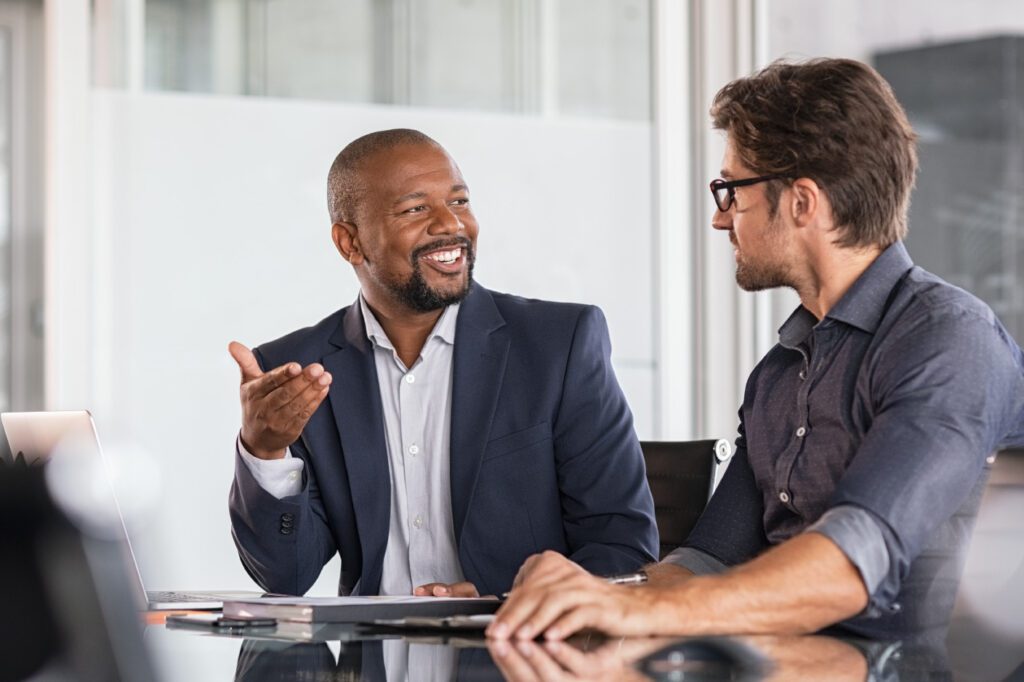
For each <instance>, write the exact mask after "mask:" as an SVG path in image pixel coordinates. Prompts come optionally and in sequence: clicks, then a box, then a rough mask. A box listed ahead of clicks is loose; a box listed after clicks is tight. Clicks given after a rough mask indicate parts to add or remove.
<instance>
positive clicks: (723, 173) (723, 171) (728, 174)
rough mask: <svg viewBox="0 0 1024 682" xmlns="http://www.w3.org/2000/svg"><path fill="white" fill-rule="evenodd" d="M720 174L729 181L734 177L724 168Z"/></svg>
mask: <svg viewBox="0 0 1024 682" xmlns="http://www.w3.org/2000/svg"><path fill="white" fill-rule="evenodd" d="M718 172H719V174H720V175H721V177H722V179H723V180H728V179H729V178H731V177H732V173H730V172H729V171H727V170H725V169H724V168H723V169H722V170H720V171H718Z"/></svg>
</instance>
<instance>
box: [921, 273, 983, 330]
mask: <svg viewBox="0 0 1024 682" xmlns="http://www.w3.org/2000/svg"><path fill="white" fill-rule="evenodd" d="M904 289H905V295H902V296H901V298H903V299H904V300H905V302H906V304H905V305H906V306H907V308H908V312H910V313H913V314H917V315H924V316H932V317H935V316H940V317H950V316H954V317H955V316H963V315H966V316H973V317H977V318H979V319H982V320H985V321H989V322H992V321H994V320H995V319H996V316H995V313H994V312H993V311H992V308H990V307H989V305H988V304H987V303H985V302H984V301H982V300H981V299H980V298H978V297H977V296H975V295H974V294H972V293H970V292H969V291H967V290H965V289H961V288H960V287H958V286H956V285H954V284H951V283H950V282H947V281H946V280H944V279H942V278H941V277H939V276H938V275H936V274H933V273H931V272H928V271H927V270H925V269H923V268H920V267H914V268H912V269H911V270H910V272H908V273H907V279H906V284H905V285H904Z"/></svg>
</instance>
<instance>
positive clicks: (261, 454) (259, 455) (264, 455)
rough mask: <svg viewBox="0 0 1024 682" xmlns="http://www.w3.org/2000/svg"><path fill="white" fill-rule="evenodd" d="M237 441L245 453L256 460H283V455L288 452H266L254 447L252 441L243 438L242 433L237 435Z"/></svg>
mask: <svg viewBox="0 0 1024 682" xmlns="http://www.w3.org/2000/svg"><path fill="white" fill-rule="evenodd" d="M238 439H239V441H241V444H242V447H243V448H245V451H246V452H248V453H249V454H250V455H252V456H253V457H255V458H256V459H284V456H285V454H286V453H287V452H288V448H281V449H280V450H267V449H265V448H260V447H256V446H254V445H253V444H252V441H251V440H249V439H248V438H246V437H245V434H244V433H241V434H239V437H238Z"/></svg>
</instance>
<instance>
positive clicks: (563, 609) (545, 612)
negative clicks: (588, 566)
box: [515, 585, 600, 639]
mask: <svg viewBox="0 0 1024 682" xmlns="http://www.w3.org/2000/svg"><path fill="white" fill-rule="evenodd" d="M599 598H600V597H599V596H598V595H595V594H594V592H593V591H592V589H588V586H586V585H584V586H568V585H567V586H564V587H562V588H560V589H558V590H557V591H551V593H550V596H548V598H547V599H545V600H543V601H542V602H541V603H540V604H539V605H538V606H537V608H535V609H534V610H533V613H531V614H530V615H529V617H528V618H526V619H524V620H523V623H522V625H520V626H519V629H518V630H516V632H515V637H516V638H517V639H533V638H534V637H536V636H537V635H539V634H541V633H542V632H545V631H546V630H547V629H548V628H549V627H550V626H551V624H552V623H554V622H555V621H557V620H558V619H559V618H561V616H562V615H563V614H565V613H567V612H569V611H572V610H575V609H577V608H579V607H581V606H584V605H586V604H590V603H592V602H593V601H594V600H595V599H599ZM574 632H575V631H574ZM551 639H561V637H554V636H553V637H551Z"/></svg>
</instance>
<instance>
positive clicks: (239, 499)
mask: <svg viewBox="0 0 1024 682" xmlns="http://www.w3.org/2000/svg"><path fill="white" fill-rule="evenodd" d="M610 353H611V344H610V342H609V339H608V330H607V325H606V323H605V320H604V316H603V315H602V314H601V311H600V310H599V309H598V308H595V307H593V306H584V305H576V304H566V303H550V302H545V301H535V300H527V299H524V298H519V297H516V296H509V295H507V294H500V293H495V292H491V291H488V290H487V289H485V288H483V287H481V286H480V285H479V284H473V285H472V288H471V289H470V292H469V294H468V296H467V297H466V299H465V300H464V301H463V303H462V307H461V309H460V311H459V317H458V322H457V325H456V332H455V348H454V356H453V369H452V373H453V376H452V417H451V419H452V423H451V464H450V466H451V504H452V518H453V521H454V526H455V540H456V543H457V546H458V552H459V562H460V564H461V566H462V572H463V575H465V577H466V580H469V581H470V582H472V583H473V584H475V585H476V587H477V589H478V590H479V591H480V593H481V594H501V593H502V592H505V591H507V590H508V589H509V588H510V586H511V585H512V580H513V578H514V577H515V575H516V571H517V570H518V569H519V566H520V565H521V564H522V562H523V561H524V560H525V559H526V558H527V557H528V556H530V555H531V554H534V553H537V552H541V551H544V550H548V549H550V550H555V551H557V552H560V553H562V554H565V555H567V556H569V557H570V558H571V559H573V560H574V561H576V562H578V563H579V564H581V565H582V566H584V567H585V568H586V569H588V570H589V571H591V572H593V573H597V574H613V573H622V572H627V571H632V570H635V569H637V568H638V567H640V566H641V565H643V564H645V563H647V562H650V561H653V560H654V558H655V555H656V553H657V548H658V532H657V528H656V526H655V522H654V504H653V501H652V499H651V493H650V489H649V488H648V486H647V480H646V476H645V471H644V462H643V456H642V453H641V451H640V444H639V442H638V441H637V437H636V434H635V433H634V431H633V418H632V415H631V414H630V411H629V407H628V406H627V404H626V400H625V397H624V396H623V394H622V390H621V389H620V388H619V385H618V383H617V381H616V379H615V376H614V373H613V372H612V367H611V363H610V359H609V356H610ZM256 357H257V359H258V360H259V362H260V365H261V366H262V367H263V368H264V369H270V368H273V367H277V366H279V365H282V364H284V363H286V362H291V361H294V362H299V363H301V364H302V365H307V364H309V363H311V362H319V363H321V364H322V365H323V366H324V367H325V368H326V369H327V371H329V372H330V373H331V374H332V375H333V382H332V384H331V390H330V393H329V395H328V397H327V399H326V400H325V401H324V402H323V403H322V404H321V405H320V407H319V408H318V409H317V411H316V412H315V413H314V414H313V416H312V417H311V418H310V420H309V422H308V423H307V425H306V428H305V430H304V431H303V432H302V436H301V437H300V438H299V440H297V441H296V442H295V443H293V444H292V446H291V451H292V454H293V455H294V456H296V457H301V458H302V459H303V460H304V461H305V467H304V479H305V480H304V485H303V489H302V492H301V493H299V494H298V495H295V496H293V497H286V498H283V499H281V500H278V499H276V498H275V497H273V496H272V495H270V494H269V493H267V492H266V491H264V490H263V489H262V488H261V487H260V486H259V484H258V483H256V481H255V480H254V479H253V477H252V475H251V474H250V472H249V470H248V468H247V467H246V466H245V464H244V463H243V462H242V461H241V460H240V459H237V461H236V467H235V481H234V483H233V485H232V489H231V497H230V511H231V525H232V535H233V536H234V539H235V544H236V545H237V547H238V552H239V555H240V557H241V559H242V563H243V564H244V566H245V568H246V570H247V571H248V572H249V574H250V575H251V576H252V577H253V578H254V579H255V580H256V582H258V583H259V584H260V585H261V586H262V587H263V588H264V589H266V590H268V591H270V592H279V593H285V594H303V593H305V591H306V590H308V589H309V587H310V586H311V585H312V584H313V582H314V581H315V580H316V579H317V576H318V575H319V574H320V570H321V569H322V567H323V565H324V564H325V563H327V561H328V560H329V559H330V558H331V557H332V556H333V555H334V553H335V552H336V551H337V552H340V553H341V579H340V584H339V588H338V589H339V593H340V594H376V593H377V591H378V590H379V587H380V578H381V569H382V566H383V560H384V550H385V547H386V545H387V540H388V527H389V515H390V508H391V507H390V500H391V489H390V480H389V476H388V455H387V445H386V440H385V431H384V421H383V415H382V411H381V401H380V390H379V387H378V383H377V372H376V366H375V363H374V357H373V347H372V345H371V343H370V341H369V339H367V338H366V331H365V327H364V325H363V319H362V315H361V314H360V312H359V306H358V305H352V306H349V307H347V308H343V309H342V310H339V311H338V312H336V313H334V314H333V315H331V316H330V317H328V318H326V319H324V320H323V321H321V322H320V323H319V324H317V325H315V326H313V327H309V328H306V329H301V330H299V331H296V332H293V333H292V334H289V335H288V336H285V337H283V338H281V339H278V340H276V341H272V342H270V343H268V344H265V345H263V346H260V347H259V348H258V349H257V350H256Z"/></svg>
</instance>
